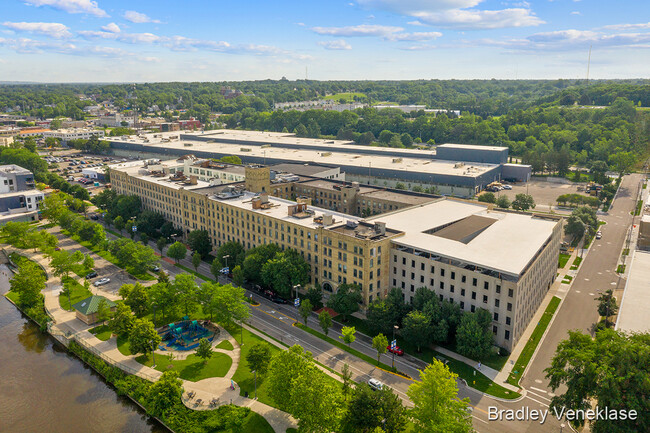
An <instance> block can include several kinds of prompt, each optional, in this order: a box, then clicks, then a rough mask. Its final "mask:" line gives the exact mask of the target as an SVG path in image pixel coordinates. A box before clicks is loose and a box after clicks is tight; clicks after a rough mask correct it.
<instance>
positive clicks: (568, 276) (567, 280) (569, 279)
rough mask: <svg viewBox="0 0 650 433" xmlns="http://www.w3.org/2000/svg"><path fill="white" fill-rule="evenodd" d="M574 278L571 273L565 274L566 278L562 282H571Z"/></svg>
mask: <svg viewBox="0 0 650 433" xmlns="http://www.w3.org/2000/svg"><path fill="white" fill-rule="evenodd" d="M572 280H573V277H572V276H571V275H565V276H564V278H562V284H569V283H571V281H572Z"/></svg>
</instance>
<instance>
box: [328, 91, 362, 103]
mask: <svg viewBox="0 0 650 433" xmlns="http://www.w3.org/2000/svg"><path fill="white" fill-rule="evenodd" d="M355 96H357V97H359V98H364V97H365V96H366V95H365V93H359V92H354V93H353V92H346V93H335V94H334V95H328V96H326V97H325V98H324V99H333V100H335V101H336V102H338V101H339V100H340V99H345V102H346V103H348V102H354V97H355Z"/></svg>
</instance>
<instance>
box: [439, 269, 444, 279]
mask: <svg viewBox="0 0 650 433" xmlns="http://www.w3.org/2000/svg"><path fill="white" fill-rule="evenodd" d="M440 276H441V277H444V276H445V270H444V269H443V268H440Z"/></svg>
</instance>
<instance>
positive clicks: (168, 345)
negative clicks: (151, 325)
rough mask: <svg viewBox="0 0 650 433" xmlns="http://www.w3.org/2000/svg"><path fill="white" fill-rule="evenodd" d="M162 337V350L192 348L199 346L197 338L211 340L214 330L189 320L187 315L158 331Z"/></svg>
mask: <svg viewBox="0 0 650 433" xmlns="http://www.w3.org/2000/svg"><path fill="white" fill-rule="evenodd" d="M158 334H160V337H161V338H162V342H163V345H164V346H163V345H161V346H160V348H161V349H163V350H192V349H196V348H197V347H198V346H199V340H201V339H202V338H207V339H208V340H209V341H212V340H213V339H214V336H215V334H216V333H215V332H212V331H210V330H208V329H206V328H205V327H203V326H202V325H201V324H200V323H199V322H198V321H197V320H189V318H188V317H187V316H185V317H183V320H182V321H180V322H176V323H170V324H168V325H167V326H165V327H163V328H162V329H160V330H159V331H158Z"/></svg>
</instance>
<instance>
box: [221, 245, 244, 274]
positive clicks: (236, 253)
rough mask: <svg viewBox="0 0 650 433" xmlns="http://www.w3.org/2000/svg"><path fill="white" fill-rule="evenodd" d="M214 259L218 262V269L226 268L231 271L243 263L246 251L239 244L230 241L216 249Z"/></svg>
mask: <svg viewBox="0 0 650 433" xmlns="http://www.w3.org/2000/svg"><path fill="white" fill-rule="evenodd" d="M226 256H228V257H226ZM215 257H216V258H217V260H218V263H219V269H221V268H225V267H226V266H227V267H229V268H230V269H232V268H234V267H235V266H237V265H241V264H242V263H243V262H244V258H245V257H246V251H245V250H244V247H243V246H242V245H241V244H240V243H239V242H235V241H231V242H226V243H225V244H223V245H221V246H220V247H219V248H218V249H217V251H216V253H215Z"/></svg>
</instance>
